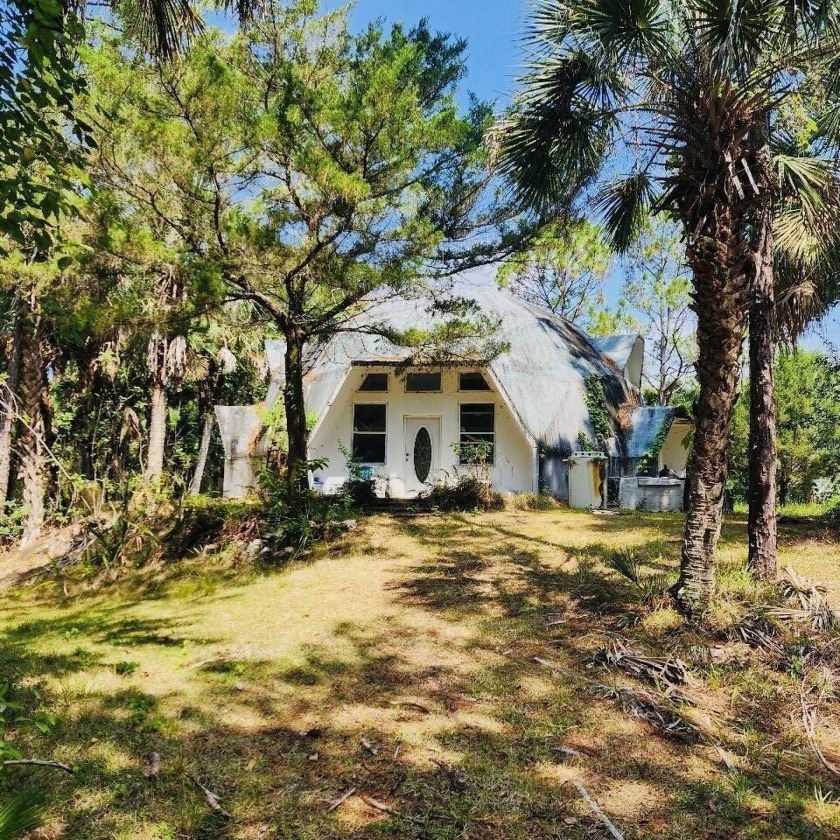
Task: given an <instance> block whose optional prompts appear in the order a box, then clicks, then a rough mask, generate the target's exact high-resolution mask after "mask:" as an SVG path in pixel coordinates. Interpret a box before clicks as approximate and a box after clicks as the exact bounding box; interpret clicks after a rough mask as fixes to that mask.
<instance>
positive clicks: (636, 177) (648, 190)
mask: <svg viewBox="0 0 840 840" xmlns="http://www.w3.org/2000/svg"><path fill="white" fill-rule="evenodd" d="M653 197H654V187H653V183H652V181H651V180H650V178H649V177H648V175H647V173H645V172H636V173H634V174H633V175H630V176H629V177H627V178H625V179H623V180H621V181H616V182H614V183H612V184H610V185H609V186H607V187H606V188H605V189H604V190H602V192H601V194H600V195H599V196H598V198H597V199H596V202H595V209H596V211H597V212H599V213H601V214H602V215H603V218H604V227H606V229H607V231H608V232H609V234H610V238H611V239H612V242H613V246H614V247H615V249H616V250H617V251H626V250H627V248H629V247H630V245H632V244H633V242H634V241H635V239H636V237H637V236H638V234H639V232H640V231H641V230H642V228H643V226H644V223H645V220H646V219H647V217H648V214H649V212H650V208H651V205H652V203H653Z"/></svg>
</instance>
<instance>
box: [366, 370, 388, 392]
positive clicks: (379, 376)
mask: <svg viewBox="0 0 840 840" xmlns="http://www.w3.org/2000/svg"><path fill="white" fill-rule="evenodd" d="M359 390H360V391H387V390H388V374H387V373H369V374H368V375H367V376H366V377H365V378H364V379H363V380H362V384H361V385H360V386H359Z"/></svg>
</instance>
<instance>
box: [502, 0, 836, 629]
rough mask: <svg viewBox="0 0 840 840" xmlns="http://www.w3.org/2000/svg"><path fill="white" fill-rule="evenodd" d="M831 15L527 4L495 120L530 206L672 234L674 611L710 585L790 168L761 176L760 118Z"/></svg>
mask: <svg viewBox="0 0 840 840" xmlns="http://www.w3.org/2000/svg"><path fill="white" fill-rule="evenodd" d="M839 21H840V3H838V2H822V3H804V4H798V3H795V4H792V3H789V2H786V1H785V0H765V2H762V3H749V4H730V3H713V2H711V0H667V2H659V0H542V2H541V3H540V5H538V7H537V9H536V11H535V12H534V15H533V19H532V34H531V44H532V60H531V64H530V67H529V72H528V74H527V75H526V77H525V79H524V86H523V91H522V92H521V94H520V96H519V98H518V100H517V101H516V103H515V105H514V108H513V111H512V114H511V115H510V117H509V118H508V119H507V121H506V122H505V124H504V125H503V126H502V127H501V128H500V134H501V135H502V138H501V141H500V142H501V149H500V165H501V168H502V171H503V172H504V173H505V174H506V175H507V176H508V177H509V178H510V180H511V182H512V183H513V184H514V186H515V188H516V190H517V191H518V194H519V196H520V197H521V199H522V200H523V202H525V203H527V204H528V205H529V206H531V207H533V208H535V209H536V210H538V211H543V212H551V211H552V210H553V209H554V208H555V207H556V206H557V205H558V204H559V205H562V206H568V204H569V202H570V201H575V200H579V199H582V198H587V197H590V196H592V195H593V194H594V201H595V206H596V208H597V209H599V210H600V211H601V212H602V214H603V216H604V221H605V225H606V227H607V229H608V230H609V231H610V232H611V234H612V237H613V240H614V243H615V246H616V247H617V248H619V249H623V248H626V247H627V246H628V245H629V243H630V242H631V241H632V239H633V237H634V235H635V233H636V231H637V230H638V228H639V226H640V224H641V223H642V222H643V221H644V220H645V218H646V216H647V215H648V214H649V213H651V212H661V213H666V214H669V215H671V216H672V217H673V218H674V219H675V220H676V221H677V222H678V223H679V224H680V226H681V228H682V234H683V237H684V239H685V244H686V255H687V260H688V264H689V267H690V269H691V271H692V280H693V308H694V311H695V313H696V315H697V349H698V359H697V366H696V367H697V378H698V382H699V385H700V394H699V397H698V401H697V406H696V433H695V450H694V467H693V470H692V474H691V477H690V487H689V509H688V513H687V516H686V525H685V533H684V541H683V549H682V561H681V574H680V580H679V581H678V583H677V585H676V586H675V588H674V593H675V596H676V598H677V601H678V603H679V605H680V607H681V609H683V610H684V611H685V612H687V613H692V612H695V611H697V610H698V609H700V608H702V607H703V606H704V605H705V604H706V603H707V602H708V599H709V597H710V595H711V592H712V588H713V584H714V568H715V563H714V560H715V551H716V547H717V542H718V538H719V536H720V527H721V521H722V504H723V492H724V487H725V483H726V477H727V476H726V471H727V448H728V440H729V430H730V424H731V418H732V411H733V407H734V403H735V398H736V395H737V389H738V371H739V361H740V354H741V350H742V346H743V341H744V337H745V332H746V327H747V314H748V312H749V310H750V308H751V304H752V305H753V306H757V305H758V303H759V301H760V302H761V303H762V305H763V306H765V308H766V306H767V304H768V296H769V302H770V303H771V304H772V279H773V253H774V246H773V235H772V221H773V213H772V206H773V196H774V190H775V185H776V181H777V178H778V177H779V175H781V177H782V178H784V179H787V180H788V181H792V182H800V184H801V181H802V180H803V177H805V173H803V171H802V167H801V166H800V165H798V164H799V161H798V159H796V158H778V159H777V161H776V168H775V170H774V167H773V156H772V154H771V151H770V142H769V137H768V131H769V120H770V116H771V114H772V113H773V112H774V110H775V109H777V108H778V106H779V104H780V103H781V102H783V101H784V100H785V99H786V98H787V97H789V96H791V95H793V94H794V93H801V92H803V91H804V90H806V89H807V87H808V85H809V84H810V83H812V81H813V79H814V76H815V74H813V73H802V72H799V71H800V70H803V69H809V68H810V67H811V66H812V65H813V62H814V61H815V60H816V59H817V58H819V60H820V61H822V62H823V63H824V64H825V65H826V67H827V68H828V69H829V73H830V71H831V70H833V69H834V67H835V66H836V65H838V64H840V60H839V59H838V57H837V54H838V52H840V39H839V38H838V25H840V24H839ZM826 75H829V74H826ZM835 75H836V74H835ZM835 122H836V120H835ZM628 164H629V167H630V173H629V174H628V175H626V176H624V177H622V178H619V179H616V178H614V177H611V176H612V173H614V172H615V171H616V168H617V167H618V166H620V165H628ZM768 278H769V282H768ZM757 311H759V310H757ZM772 311H773V307H772V305H770V307H769V312H770V313H772ZM760 330H761V326H760V325H759V326H756V328H755V335H754V338H755V336H756V335H758V333H759V332H760Z"/></svg>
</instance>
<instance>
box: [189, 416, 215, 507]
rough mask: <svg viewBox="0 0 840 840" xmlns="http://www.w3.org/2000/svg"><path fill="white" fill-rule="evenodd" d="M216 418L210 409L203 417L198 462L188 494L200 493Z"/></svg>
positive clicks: (195, 494)
mask: <svg viewBox="0 0 840 840" xmlns="http://www.w3.org/2000/svg"><path fill="white" fill-rule="evenodd" d="M215 422H216V416H215V415H214V414H213V411H212V409H211V410H210V411H209V412H206V413H205V415H204V425H203V427H202V429H201V445H200V446H199V448H198V460H197V461H196V464H195V472H194V473H193V477H192V481H191V482H190V493H191V494H192V495H193V496H197V495H198V494H199V493H200V492H201V482H202V480H203V478H204V470H205V468H206V467H207V456H208V454H209V453H210V441H211V440H212V439H213V424H214V423H215Z"/></svg>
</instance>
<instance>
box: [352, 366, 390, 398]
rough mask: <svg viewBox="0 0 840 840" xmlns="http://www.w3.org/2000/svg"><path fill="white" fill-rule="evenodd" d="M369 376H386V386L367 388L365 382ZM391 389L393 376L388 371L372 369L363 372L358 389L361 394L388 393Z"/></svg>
mask: <svg viewBox="0 0 840 840" xmlns="http://www.w3.org/2000/svg"><path fill="white" fill-rule="evenodd" d="M369 376H384V377H385V387H384V388H365V382H366V381H367V378H368V377H369ZM390 390H391V376H390V374H389V373H388V372H387V371H381V370H372V371H369V372H368V373H365V374H363V376H362V381H361V383H360V384H359V387H358V388H357V389H356V391H357V392H358V393H360V394H387V393H388V392H389V391H390Z"/></svg>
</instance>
